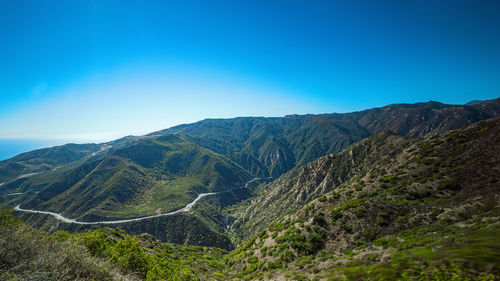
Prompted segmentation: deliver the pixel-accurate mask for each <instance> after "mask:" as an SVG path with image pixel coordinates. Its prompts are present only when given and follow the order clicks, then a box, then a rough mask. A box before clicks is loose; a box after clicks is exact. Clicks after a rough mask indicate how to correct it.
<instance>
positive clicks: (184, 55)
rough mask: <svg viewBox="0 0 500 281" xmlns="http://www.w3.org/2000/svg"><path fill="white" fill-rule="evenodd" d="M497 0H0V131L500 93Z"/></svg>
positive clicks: (84, 129)
mask: <svg viewBox="0 0 500 281" xmlns="http://www.w3.org/2000/svg"><path fill="white" fill-rule="evenodd" d="M499 15H500V2H499V1H488V0H484V1H474V0H471V1H460V0H450V1H436V0H432V1H431V0H428V1H427V0H418V1H417V0H415V1H399V0H398V1H384V0H382V1H352V0H349V1H348V0H346V1H334V0H330V1H314V0H311V1H291V0H283V1H269V0H267V1H244V0H242V1H127V0H116V1H105V0H99V1H97V0H96V1H89V0H87V1H84V0H75V1H63V0H61V1H54V0H45V1H34V0H33V1H29V0H27V1H18V0H2V1H0V42H1V44H0V139H25V140H26V139H30V140H44V141H45V140H58V141H59V142H66V141H73V142H87V141H104V140H111V139H114V138H118V137H121V136H124V135H129V134H135V135H139V134H145V133H148V132H151V131H154V130H159V129H163V128H166V127H170V126H173V125H177V124H180V123H187V122H193V121H197V120H200V119H204V118H208V117H212V118H213V117H236V116H282V115H286V114H294V113H298V114H303V113H325V112H348V111H355V110H362V109H367V108H371V107H376V106H382V105H385V104H390V103H401V102H418V101H428V100H437V101H441V102H445V103H454V104H461V103H465V102H467V101H469V100H473V99H492V98H496V97H498V96H500V83H499V81H500V67H499V66H500V51H499V50H500V16H499Z"/></svg>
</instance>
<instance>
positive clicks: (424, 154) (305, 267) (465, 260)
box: [227, 118, 500, 280]
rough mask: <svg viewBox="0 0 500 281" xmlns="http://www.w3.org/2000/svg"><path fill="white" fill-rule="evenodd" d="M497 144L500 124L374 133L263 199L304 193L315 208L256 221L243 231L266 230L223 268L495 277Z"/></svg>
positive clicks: (316, 274) (246, 273) (255, 274)
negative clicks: (418, 134) (423, 135)
mask: <svg viewBox="0 0 500 281" xmlns="http://www.w3.org/2000/svg"><path fill="white" fill-rule="evenodd" d="M395 143H397V144H399V145H398V146H395V145H394V144H395ZM499 143H500V119H498V118H497V119H492V120H488V121H484V122H479V123H477V124H474V125H471V126H468V127H466V128H464V129H461V130H457V131H453V132H451V133H448V134H445V135H440V136H436V137H433V138H430V139H424V140H416V139H407V138H406V139H405V138H402V137H398V136H394V135H390V134H386V133H383V134H378V135H375V136H373V137H371V138H369V139H367V140H365V141H363V142H360V143H359V144H356V145H354V146H352V147H350V148H348V149H347V150H346V151H344V152H343V153H342V154H341V155H339V156H327V157H323V158H320V159H319V160H317V161H315V162H314V163H311V164H310V165H308V166H307V167H305V168H304V169H303V170H302V171H301V172H300V173H299V174H298V176H296V177H294V178H292V182H293V183H297V184H296V185H294V184H291V185H289V184H288V183H287V182H286V181H285V184H284V185H282V186H279V185H277V186H275V187H274V190H270V191H268V192H267V193H264V194H263V195H262V197H261V198H262V201H263V202H264V204H265V202H266V201H264V199H263V198H270V196H274V194H281V196H287V198H285V199H284V200H283V202H294V201H295V200H301V198H302V197H301V196H300V194H301V192H302V191H305V193H306V194H316V195H315V196H317V197H316V199H314V200H312V201H310V202H309V203H308V204H306V205H305V206H304V207H302V208H299V210H298V211H297V212H292V213H291V214H288V215H287V214H285V215H284V216H282V217H281V218H277V219H276V220H275V221H274V222H273V223H271V224H270V225H269V226H267V227H265V225H266V223H262V225H264V227H260V228H258V227H256V226H259V222H262V221H266V220H263V219H260V220H259V216H263V217H269V216H272V213H273V210H280V209H279V208H277V207H274V208H273V209H272V210H271V211H264V210H265V209H267V208H270V206H271V205H266V206H265V207H264V208H262V209H260V210H262V212H255V213H253V215H252V217H251V220H249V223H250V224H251V223H252V222H256V223H255V224H254V227H255V228H256V229H262V230H261V231H260V232H259V233H257V234H256V235H254V236H253V237H252V238H251V239H250V240H248V241H247V242H245V243H243V246H241V247H239V248H238V249H237V250H235V251H234V252H232V253H231V254H230V255H229V256H228V258H227V260H228V264H229V265H231V266H232V268H234V270H236V272H240V273H243V274H239V275H237V276H239V277H241V278H244V279H256V278H266V276H267V278H271V276H274V277H275V276H279V275H286V277H287V278H291V279H312V278H332V279H343V278H347V279H349V280H351V279H359V280H363V279H364V278H366V276H373V277H372V278H374V279H376V280H398V279H408V278H422V277H423V276H424V277H425V276H428V278H429V279H431V280H432V279H438V278H442V279H448V277H449V276H455V277H454V278H458V279H456V280H467V279H469V280H475V279H480V278H484V280H494V279H495V278H499V275H498V274H499V272H498V269H499V263H500V259H499V256H498V245H499V242H500V241H499V238H498V237H500V236H498V233H499V230H498V225H499V223H500V220H499V214H500V205H499V202H500V200H499V199H500V195H499V194H500V186H499V184H498V182H499V180H500V178H499V175H500V172H499V171H500V156H499V155H500V151H499V149H500V147H499V146H498V144H499ZM403 144H404V145H403ZM368 147H369V148H370V150H371V151H372V152H371V153H370V154H363V153H360V152H363V151H366V150H365V149H362V148H368ZM356 152H358V153H356ZM346 154H347V155H350V157H347V155H346ZM336 158H337V159H349V160H352V161H340V162H339V161H333V159H336ZM361 158H366V159H371V160H370V161H363V160H361ZM328 159H330V160H332V161H329V160H328ZM355 159H358V161H356V160H355ZM332 163H335V165H332ZM342 163H345V164H346V165H347V163H351V165H354V166H352V167H350V168H349V169H347V170H349V171H353V173H344V172H343V171H344V170H343V169H342V168H341V167H342V165H340V164H342ZM356 163H357V164H356ZM360 163H361V164H360ZM362 163H364V164H362ZM365 164H366V165H365ZM329 178H330V179H343V180H342V182H335V180H327V179H329ZM327 184H328V185H330V184H331V186H329V188H326V186H327ZM272 185H276V183H273V184H272ZM276 189H279V190H276ZM297 195H299V196H297ZM306 198H307V196H306ZM270 200H271V201H272V200H273V198H271V199H270ZM252 202H254V203H252V204H251V205H250V208H256V206H257V205H259V203H258V200H253V201H252ZM283 202H281V201H279V202H277V205H279V206H281V205H282V204H283ZM299 205H300V204H299ZM289 206H294V205H293V203H291V204H289ZM275 218H276V217H275ZM242 229H243V230H248V229H252V228H251V227H249V228H246V229H245V228H242ZM240 230H241V229H240ZM243 235H244V233H243ZM475 249H476V250H475ZM326 272H329V273H328V274H327V273H326ZM274 277H273V278H274Z"/></svg>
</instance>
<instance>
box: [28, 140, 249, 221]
mask: <svg viewBox="0 0 500 281" xmlns="http://www.w3.org/2000/svg"><path fill="white" fill-rule="evenodd" d="M249 178H250V175H249V174H248V173H247V172H245V171H244V170H243V169H242V168H241V167H239V166H238V165H237V164H235V163H233V162H232V161H230V160H229V159H227V158H226V157H224V156H221V155H219V154H216V153H214V152H211V151H209V150H207V149H204V148H202V147H200V146H198V145H196V144H194V143H192V142H190V141H188V140H186V139H184V138H182V137H179V136H175V135H166V136H162V137H157V138H149V139H144V140H142V141H139V142H137V143H135V144H133V145H131V146H128V147H125V148H123V149H119V150H116V151H115V152H113V153H112V154H110V155H108V156H106V157H105V158H103V159H101V160H97V161H95V162H92V163H88V164H85V165H82V166H80V167H79V168H77V169H75V170H73V171H72V172H71V173H69V174H68V175H67V176H65V177H64V178H63V179H62V180H60V181H59V182H57V183H55V184H53V185H51V186H49V187H47V188H45V189H44V190H42V191H40V192H39V193H37V194H36V195H34V197H33V198H32V199H31V200H30V201H29V202H27V203H25V204H23V206H26V207H30V208H35V209H45V210H52V211H56V212H61V213H63V214H65V215H66V216H67V217H71V218H82V219H98V218H108V217H113V218H118V217H120V218H122V217H123V218H127V217H134V216H140V215H151V214H154V213H155V212H167V211H172V210H176V209H179V208H181V207H183V206H185V205H186V204H187V203H189V202H190V201H192V200H193V199H194V198H195V197H196V196H197V194H199V193H203V192H209V191H216V190H223V189H225V188H230V187H234V186H238V185H242V184H244V183H245V181H246V180H248V179H249Z"/></svg>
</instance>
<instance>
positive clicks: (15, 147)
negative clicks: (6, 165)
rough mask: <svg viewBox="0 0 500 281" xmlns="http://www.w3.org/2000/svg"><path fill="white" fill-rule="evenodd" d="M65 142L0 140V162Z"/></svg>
mask: <svg viewBox="0 0 500 281" xmlns="http://www.w3.org/2000/svg"><path fill="white" fill-rule="evenodd" d="M64 143H66V142H65V141H48V140H44V141H39V140H12V139H0V161H1V160H5V159H9V158H11V157H14V156H16V155H18V154H21V153H23V152H28V151H31V150H35V149H39V148H45V147H51V146H55V145H61V144H64Z"/></svg>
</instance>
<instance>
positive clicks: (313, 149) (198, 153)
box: [0, 99, 500, 249]
mask: <svg viewBox="0 0 500 281" xmlns="http://www.w3.org/2000/svg"><path fill="white" fill-rule="evenodd" d="M499 104H500V100H499V99H497V100H492V101H485V102H480V103H476V104H474V105H472V106H466V105H464V106H454V105H445V104H441V103H436V102H428V103H418V104H398V105H389V106H386V107H383V108H376V109H370V110H365V111H361V112H354V113H347V114H321V115H290V116H285V117H283V118H258V117H248V118H234V119H208V120H203V121H200V122H197V123H193V124H188V125H181V126H176V127H173V128H170V129H167V130H164V131H160V132H156V133H153V134H150V135H148V136H141V137H133V136H129V137H125V138H122V139H118V140H116V141H113V142H108V143H105V144H99V145H67V146H62V147H55V148H50V149H46V150H40V151H33V152H30V153H26V154H23V155H20V156H17V157H15V158H12V159H9V160H6V161H2V162H1V163H0V173H4V174H5V175H8V176H6V177H5V178H4V179H5V180H6V182H2V183H0V204H1V206H3V207H10V208H13V207H15V206H17V205H18V204H21V206H22V207H23V208H29V209H38V210H46V211H52V212H58V213H62V215H64V216H65V217H68V218H72V219H77V220H79V221H101V220H113V219H119V218H133V217H140V216H146V215H152V214H155V213H166V212H169V211H173V210H177V209H180V208H182V207H184V206H186V204H188V203H189V202H191V201H192V200H193V199H194V198H196V197H197V195H198V194H200V193H206V192H212V191H218V190H223V189H226V188H231V187H235V186H241V184H243V183H244V182H246V181H247V180H249V179H250V178H252V177H263V178H267V177H268V176H271V177H275V178H278V177H279V178H278V179H277V180H276V181H275V183H273V184H271V185H269V186H261V187H259V188H257V189H255V190H253V189H252V190H249V189H245V190H241V191H238V192H236V191H235V192H231V193H227V194H224V195H217V196H213V197H210V198H206V199H204V200H201V201H200V202H199V204H197V205H196V206H195V208H193V212H194V214H195V215H196V219H197V220H199V222H200V223H199V224H198V225H200V226H202V227H201V229H203V230H207V229H209V230H210V233H211V234H210V235H209V236H207V237H209V238H207V239H206V241H201V240H199V239H198V238H199V236H197V235H198V232H197V231H196V230H193V229H190V230H189V233H191V234H192V235H194V236H193V237H197V238H196V239H194V240H193V239H191V240H190V239H189V238H188V237H189V236H190V235H191V234H187V233H181V231H180V229H182V228H175V229H166V228H165V227H164V226H165V224H164V222H161V223H160V224H158V225H156V226H155V227H154V228H151V231H153V232H155V233H157V234H158V236H157V238H159V239H164V238H165V236H168V237H170V238H171V239H174V240H175V239H177V240H175V241H182V243H187V242H186V241H195V242H193V243H196V244H199V245H207V243H208V242H210V243H212V242H214V241H215V242H214V243H216V244H214V245H222V244H221V243H223V242H221V241H229V240H228V236H227V235H228V234H229V235H230V236H232V238H233V243H234V242H238V241H240V240H241V239H242V238H244V237H246V234H248V233H257V232H258V231H259V230H260V229H262V228H263V227H265V226H266V225H267V224H268V223H269V222H270V221H272V219H274V218H276V216H277V215H283V214H285V213H287V212H290V211H294V210H297V209H298V208H300V207H301V204H304V203H305V202H308V201H309V200H312V199H314V198H316V197H318V196H320V195H322V194H324V192H328V191H329V190H330V189H331V188H333V186H335V185H337V184H340V183H342V182H344V181H345V180H346V179H348V178H350V177H352V176H353V175H354V174H355V173H357V171H359V170H362V169H366V167H367V166H369V165H370V164H371V163H372V162H374V161H377V160H378V156H375V155H378V154H377V153H378V150H380V149H387V148H378V147H376V146H373V145H372V144H370V143H367V142H365V143H366V147H358V148H355V151H353V153H354V154H353V155H354V156H350V155H349V153H347V152H344V153H343V154H341V155H340V156H335V157H334V158H332V159H330V158H322V160H321V161H324V162H325V164H324V165H325V166H326V165H332V166H335V167H338V169H339V170H338V171H337V175H336V176H335V177H331V178H328V177H326V178H325V179H322V177H323V176H325V175H326V174H327V173H329V171H328V170H327V169H325V170H324V171H321V170H318V171H314V172H311V171H313V170H311V171H308V170H302V172H301V167H302V166H303V165H306V164H307V163H309V162H310V161H312V160H314V159H317V158H318V157H321V156H324V155H327V154H329V153H339V152H340V151H342V150H343V149H344V148H346V147H348V146H349V145H351V144H352V143H355V142H358V141H360V140H362V139H364V138H366V137H368V136H370V135H372V134H373V133H377V132H379V131H383V130H391V131H392V132H393V133H398V134H402V135H406V136H418V137H422V136H432V135H435V134H437V133H440V132H443V131H446V130H450V129H455V128H458V127H460V126H464V125H467V124H470V123H471V122H474V121H477V120H482V119H486V118H488V117H490V116H491V115H495V114H498V110H497V109H498V106H499ZM413 141H416V139H412V138H406V139H398V138H391V142H394V143H393V144H392V145H393V147H396V148H397V149H403V148H404V147H405V145H412V143H413ZM392 153H393V154H394V153H398V151H393V152H392ZM360 155H368V156H367V157H366V158H363V157H360ZM49 158H50V159H49ZM2 165H3V166H2ZM2 167H3V168H2ZM5 167H8V168H5ZM9 167H10V168H9ZM12 167H18V168H16V169H17V170H15V169H14V170H12V169H13V168H12ZM19 167H22V169H21V168H19ZM35 173H36V174H35ZM311 173H315V174H316V176H314V177H313V178H311ZM283 174H285V175H283ZM282 175H283V176H282ZM297 175H298V176H299V177H300V178H301V179H302V181H299V182H295V181H294V180H292V179H293V178H294V177H295V176H297ZM280 176H281V177H280ZM313 183H314V184H318V185H321V186H322V187H321V189H313V187H315V186H314V184H313ZM277 186H287V187H288V189H277V188H275V187H277ZM307 186H309V187H308V188H306V187H307ZM268 191H270V192H271V193H269V192H268ZM262 192H264V193H266V194H267V195H268V196H267V197H263V198H264V199H263V200H262V201H263V202H261V203H262V204H253V203H249V202H250V201H246V202H245V204H249V205H250V207H249V209H248V210H246V211H245V212H246V213H245V214H240V213H238V211H237V210H242V208H239V207H238V206H242V205H238V206H233V205H234V204H236V203H238V202H240V201H241V200H244V199H248V198H250V197H255V196H257V195H258V194H260V193H262ZM273 192H274V193H273ZM237 207H238V208H237ZM259 214H262V215H259ZM235 215H236V216H237V217H239V218H240V219H239V220H238V221H237V222H236V223H235V224H234V225H233V233H231V232H230V231H229V230H227V227H229V226H230V225H232V224H233V222H234V216H235ZM34 217H35V216H30V217H29V221H30V222H33V220H34ZM165 220H166V221H168V219H165ZM46 223H47V224H48V223H49V222H48V221H47V222H46ZM36 224H37V225H44V226H47V227H48V228H51V227H54V225H51V226H48V225H45V224H43V223H41V222H39V221H36ZM167 224H168V223H167ZM55 225H57V224H55ZM169 225H172V224H169ZM58 227H61V226H58ZM127 229H129V230H130V231H132V232H134V233H136V232H135V231H138V230H140V229H144V228H143V226H142V225H139V226H137V228H135V229H134V228H128V226H127ZM159 229H161V230H162V231H164V230H167V232H166V233H163V232H161V231H159ZM172 233H176V234H179V235H180V236H179V237H172V236H169V235H170V234H172ZM181 234H182V235H181ZM212 234H213V235H212ZM214 237H215V238H214ZM170 238H169V239H170ZM190 243H191V242H190ZM224 243H225V242H224ZM232 247H233V245H232V244H231V243H228V245H227V246H224V248H227V249H229V248H232Z"/></svg>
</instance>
